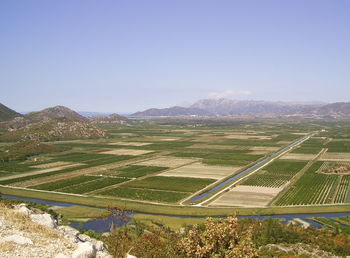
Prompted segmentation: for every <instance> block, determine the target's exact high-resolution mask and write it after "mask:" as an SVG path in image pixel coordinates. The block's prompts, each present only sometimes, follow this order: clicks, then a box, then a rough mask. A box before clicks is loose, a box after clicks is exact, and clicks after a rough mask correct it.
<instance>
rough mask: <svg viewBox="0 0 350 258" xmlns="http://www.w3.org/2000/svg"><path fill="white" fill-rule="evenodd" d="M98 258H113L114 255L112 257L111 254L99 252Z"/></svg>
mask: <svg viewBox="0 0 350 258" xmlns="http://www.w3.org/2000/svg"><path fill="white" fill-rule="evenodd" d="M96 258H113V256H112V255H110V254H109V253H107V252H101V251H100V252H97V253H96Z"/></svg>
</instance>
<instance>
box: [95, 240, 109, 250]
mask: <svg viewBox="0 0 350 258" xmlns="http://www.w3.org/2000/svg"><path fill="white" fill-rule="evenodd" d="M94 245H95V248H96V250H97V251H105V250H107V248H106V246H105V244H104V243H103V242H102V241H96V242H94Z"/></svg>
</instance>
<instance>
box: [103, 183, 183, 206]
mask: <svg viewBox="0 0 350 258" xmlns="http://www.w3.org/2000/svg"><path fill="white" fill-rule="evenodd" d="M99 194H100V195H105V196H113V197H120V198H126V199H133V200H143V201H155V202H166V203H176V202H178V201H180V200H182V199H184V198H185V197H187V196H188V195H189V193H183V192H173V191H164V190H154V189H141V188H131V187H124V186H121V187H117V188H114V189H109V190H106V191H104V192H101V193H99Z"/></svg>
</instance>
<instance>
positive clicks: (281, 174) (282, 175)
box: [242, 160, 306, 188]
mask: <svg viewBox="0 0 350 258" xmlns="http://www.w3.org/2000/svg"><path fill="white" fill-rule="evenodd" d="M305 165H306V162H305V161H285V160H277V161H274V162H272V163H271V164H270V165H268V166H267V167H265V168H263V169H262V170H260V171H258V172H257V173H255V174H254V175H251V176H250V177H248V178H247V179H246V180H244V181H243V183H242V185H251V186H264V187H276V188H278V187H282V186H283V185H285V184H287V183H288V182H289V181H290V180H291V179H292V178H293V177H294V176H295V175H296V173H298V172H299V171H300V170H301V169H302V168H303V167H304V166H305Z"/></svg>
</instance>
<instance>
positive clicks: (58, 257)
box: [55, 253, 69, 258]
mask: <svg viewBox="0 0 350 258" xmlns="http://www.w3.org/2000/svg"><path fill="white" fill-rule="evenodd" d="M55 258H69V256H67V255H65V254H62V253H59V254H57V255H56V256H55Z"/></svg>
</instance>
